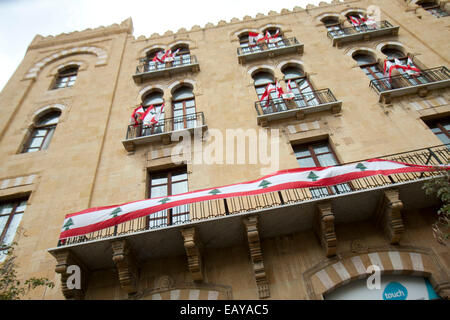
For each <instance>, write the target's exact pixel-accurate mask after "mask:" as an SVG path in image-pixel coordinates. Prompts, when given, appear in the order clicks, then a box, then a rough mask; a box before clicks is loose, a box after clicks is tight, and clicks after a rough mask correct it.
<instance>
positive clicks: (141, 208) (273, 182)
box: [60, 159, 450, 239]
mask: <svg viewBox="0 0 450 320" xmlns="http://www.w3.org/2000/svg"><path fill="white" fill-rule="evenodd" d="M438 170H439V171H442V170H450V165H441V166H426V165H416V164H408V163H402V162H396V161H390V160H382V159H371V160H366V161H361V162H358V163H351V164H346V165H341V166H329V167H310V168H296V169H289V170H281V171H278V172H276V173H273V174H270V175H267V176H265V177H262V178H260V179H257V180H254V181H249V182H243V183H237V184H232V185H227V186H222V187H214V188H208V189H203V190H197V191H192V192H186V193H182V194H177V195H171V196H164V197H157V198H152V199H145V200H140V201H134V202H128V203H124V204H120V205H112V206H106V207H97V208H90V209H86V210H83V211H80V212H76V213H71V214H68V215H66V217H65V220H64V222H63V227H62V229H61V234H60V239H64V238H68V237H74V236H81V235H85V234H88V233H91V232H95V231H98V230H101V229H104V228H108V227H112V226H115V225H118V224H120V223H123V222H126V221H130V220H133V219H136V218H139V217H144V216H148V215H151V214H153V213H155V212H158V211H161V210H166V209H169V208H173V207H176V206H180V205H187V204H190V203H195V202H201V201H207V200H215V199H224V198H230V197H239V196H251V195H259V194H263V193H268V192H274V191H281V190H287V189H296V188H310V187H325V186H331V185H336V184H341V183H346V182H349V181H351V180H354V179H360V178H364V177H369V176H376V175H392V174H401V173H410V172H426V171H438Z"/></svg>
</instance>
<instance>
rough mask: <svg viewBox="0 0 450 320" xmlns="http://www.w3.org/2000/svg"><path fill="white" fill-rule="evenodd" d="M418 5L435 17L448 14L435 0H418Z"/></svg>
mask: <svg viewBox="0 0 450 320" xmlns="http://www.w3.org/2000/svg"><path fill="white" fill-rule="evenodd" d="M416 4H418V5H419V6H421V7H422V8H424V9H425V10H426V11H428V12H429V13H431V14H432V15H433V16H435V17H436V18H442V17H448V16H449V15H450V14H449V13H448V12H447V11H446V10H444V9H443V8H442V7H441V6H440V5H439V3H437V1H418V2H416Z"/></svg>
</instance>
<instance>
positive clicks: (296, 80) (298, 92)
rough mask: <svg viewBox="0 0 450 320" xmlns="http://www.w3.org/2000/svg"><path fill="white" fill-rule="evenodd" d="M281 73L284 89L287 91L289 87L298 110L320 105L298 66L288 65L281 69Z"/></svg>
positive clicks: (309, 83)
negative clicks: (284, 84)
mask: <svg viewBox="0 0 450 320" xmlns="http://www.w3.org/2000/svg"><path fill="white" fill-rule="evenodd" d="M281 72H283V74H284V82H285V83H286V88H287V89H288V90H289V86H290V88H291V89H292V93H293V94H294V95H295V99H294V101H295V103H296V105H297V106H298V107H299V108H302V107H306V106H317V105H319V104H320V101H319V97H318V96H317V95H316V93H315V92H314V88H313V86H312V84H311V82H310V81H309V79H308V77H307V76H306V75H305V73H304V72H303V69H302V68H300V66H296V65H288V66H286V67H284V68H283V69H281Z"/></svg>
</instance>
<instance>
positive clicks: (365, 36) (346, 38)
mask: <svg viewBox="0 0 450 320" xmlns="http://www.w3.org/2000/svg"><path fill="white" fill-rule="evenodd" d="M399 28H400V27H398V26H396V27H386V28H382V29H374V30H368V31H365V32H358V33H354V34H348V35H343V36H340V37H334V38H332V45H333V47H334V46H340V45H342V44H344V43H348V42H355V41H361V40H363V41H368V40H370V39H372V38H376V37H381V36H395V35H398V30H399Z"/></svg>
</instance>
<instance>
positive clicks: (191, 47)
mask: <svg viewBox="0 0 450 320" xmlns="http://www.w3.org/2000/svg"><path fill="white" fill-rule="evenodd" d="M180 44H184V45H187V46H188V47H189V50H192V49H194V43H193V42H192V41H191V40H188V39H179V40H177V41H174V42H171V43H169V44H168V45H167V48H168V49H171V48H173V47H174V46H176V45H180Z"/></svg>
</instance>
